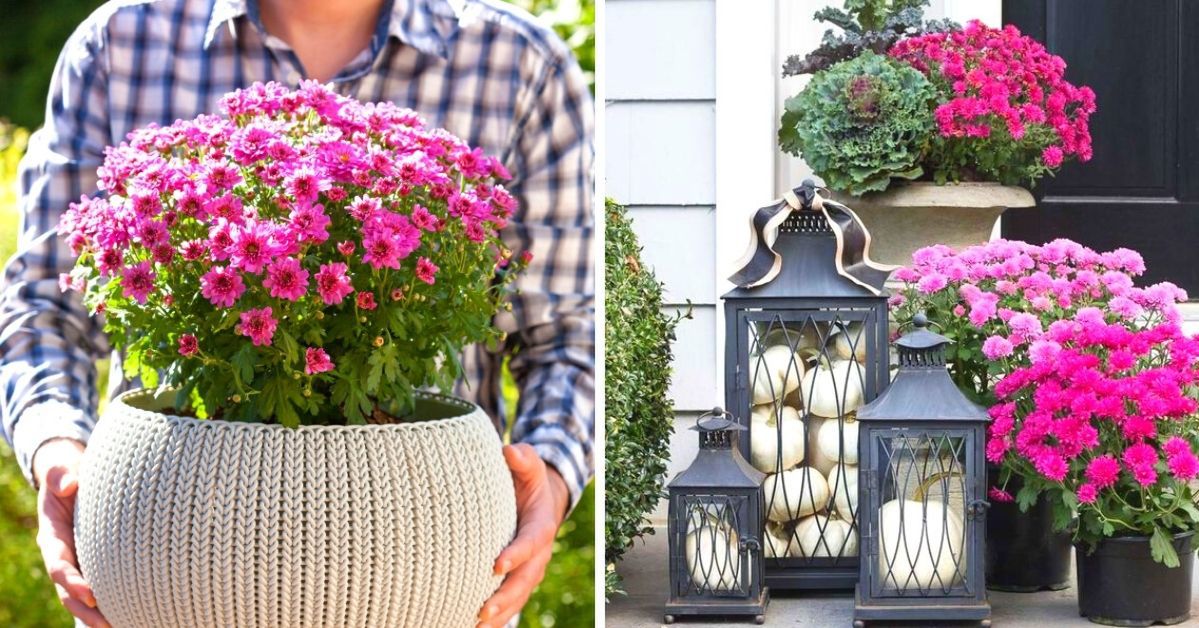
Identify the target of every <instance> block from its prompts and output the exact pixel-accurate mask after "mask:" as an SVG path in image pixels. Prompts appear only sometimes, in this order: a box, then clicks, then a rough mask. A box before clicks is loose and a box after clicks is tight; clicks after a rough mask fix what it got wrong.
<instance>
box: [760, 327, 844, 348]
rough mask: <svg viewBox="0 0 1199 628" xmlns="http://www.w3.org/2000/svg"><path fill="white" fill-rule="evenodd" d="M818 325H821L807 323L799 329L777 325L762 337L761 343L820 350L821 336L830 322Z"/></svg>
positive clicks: (769, 345) (768, 345)
mask: <svg viewBox="0 0 1199 628" xmlns="http://www.w3.org/2000/svg"><path fill="white" fill-rule="evenodd" d="M818 325H819V327H817V326H815V325H812V324H807V325H803V326H802V327H800V328H799V329H795V327H794V326H788V327H785V328H784V327H783V326H781V325H775V326H774V327H773V328H772V329H771V330H770V332H769V333H767V334H766V336H765V337H764V338H762V342H761V344H762V345H764V346H767V347H775V346H783V347H791V346H794V349H795V351H796V352H800V351H803V350H804V349H816V350H819V349H820V345H821V341H820V340H821V336H822V334H824V330H825V329H827V326H828V324H827V323H820V324H818Z"/></svg>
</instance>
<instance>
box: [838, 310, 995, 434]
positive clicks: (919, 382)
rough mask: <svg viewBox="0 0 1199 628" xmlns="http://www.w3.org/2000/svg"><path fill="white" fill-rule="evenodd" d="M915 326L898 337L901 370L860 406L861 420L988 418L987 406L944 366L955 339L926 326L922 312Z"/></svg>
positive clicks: (981, 419) (960, 419)
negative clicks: (964, 390) (968, 393)
mask: <svg viewBox="0 0 1199 628" xmlns="http://www.w3.org/2000/svg"><path fill="white" fill-rule="evenodd" d="M912 322H913V324H914V325H915V327H916V329H915V330H914V331H911V332H908V333H907V334H905V335H904V336H903V337H902V338H900V339H899V340H897V341H895V344H896V347H897V350H898V353H899V371H898V372H897V373H896V374H895V377H894V378H892V380H891V385H890V386H889V387H887V389H886V390H884V391H883V393H882V394H881V395H879V396H878V398H876V399H875V400H874V401H872V402H870V403H868V404H866V405H865V406H862V407H861V408H859V409H858V420H859V421H905V420H906V421H967V422H969V421H981V422H985V421H989V420H990V416H989V415H988V414H987V410H986V408H984V407H982V406H980V405H978V404H976V403H974V402H973V401H970V400H969V399H967V398H966V396H965V395H964V394H962V391H960V390H958V387H957V385H956V384H954V383H953V379H952V378H950V377H949V371H947V370H945V347H946V346H947V345H949V344H952V342H953V341H951V340H950V339H948V338H946V337H945V336H942V335H941V334H938V333H935V332H933V331H930V330H929V329H927V327H928V319H927V318H926V317H925V316H924V314H923V313H920V314H917V315H916V316H915V318H914V319H913V321H912Z"/></svg>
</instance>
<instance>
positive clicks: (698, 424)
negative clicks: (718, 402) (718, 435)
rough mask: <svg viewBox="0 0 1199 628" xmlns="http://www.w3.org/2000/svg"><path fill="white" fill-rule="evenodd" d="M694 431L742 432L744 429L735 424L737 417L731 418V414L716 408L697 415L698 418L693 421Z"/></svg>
mask: <svg viewBox="0 0 1199 628" xmlns="http://www.w3.org/2000/svg"><path fill="white" fill-rule="evenodd" d="M709 426H711V427H709ZM695 429H696V430H700V431H716V430H724V429H733V430H738V429H740V430H744V429H745V427H744V426H742V425H740V424H739V423H738V422H737V417H735V416H733V413H732V412H729V411H728V410H725V409H723V408H721V407H719V406H717V407H715V408H712V409H711V410H708V411H707V412H705V413H703V414H701V415H699V418H698V419H696V420H695Z"/></svg>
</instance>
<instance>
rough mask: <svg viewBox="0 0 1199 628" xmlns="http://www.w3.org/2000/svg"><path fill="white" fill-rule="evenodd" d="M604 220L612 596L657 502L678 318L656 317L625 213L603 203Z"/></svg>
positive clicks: (656, 288)
mask: <svg viewBox="0 0 1199 628" xmlns="http://www.w3.org/2000/svg"><path fill="white" fill-rule="evenodd" d="M605 214H606V220H605V223H606V228H607V231H606V242H605V244H604V265H605V269H606V273H607V275H606V279H605V282H604V285H605V287H606V288H607V295H606V296H605V297H604V302H605V304H606V306H607V325H606V327H605V329H604V338H605V341H606V344H605V351H606V354H605V356H604V364H605V368H606V370H607V374H606V383H605V393H604V399H605V400H606V402H607V411H606V416H605V424H606V425H607V441H606V445H605V455H604V458H605V460H606V461H607V467H606V470H605V471H604V478H605V481H606V483H607V484H606V487H605V495H604V500H605V507H606V518H605V521H604V559H605V560H606V562H607V567H608V569H607V577H606V579H605V583H604V584H605V590H606V591H607V592H608V593H617V592H620V583H619V581H618V579H617V576H616V572H615V571H614V566H615V564H616V562H617V561H618V560H620V558H621V556H622V555H624V553H625V550H627V549H628V548H629V547H630V546H631V545H632V544H633V541H634V540H636V539H637V538H639V537H640V536H641V535H643V534H652V532H653V529H652V528H651V527H650V526H649V519H648V518H647V517H646V515H647V514H648V513H649V512H650V511H651V510H653V508H654V506H655V505H657V503H658V500H659V499H660V498H661V496H662V484H663V481H664V475H665V473H666V461H667V459H668V458H669V447H670V433H671V429H672V427H673V415H674V409H673V403H672V402H671V400H670V399H669V398H668V397H667V387H668V386H669V385H670V361H671V352H670V344H671V342H672V341H674V338H675V336H674V332H675V327H676V325H677V324H678V321H679V318H680V316H668V315H666V314H664V313H662V309H661V308H662V284H661V283H659V282H658V280H657V278H655V277H654V274H653V272H652V271H651V270H649V269H648V268H646V267H645V266H644V265H643V264H642V263H641V247H640V245H639V244H638V243H637V236H636V235H635V234H634V233H633V226H632V223H631V222H630V220H629V216H628V213H627V212H626V210H625V208H623V207H621V206H620V205H617V204H616V203H614V202H612V201H608V203H607V211H606V212H605Z"/></svg>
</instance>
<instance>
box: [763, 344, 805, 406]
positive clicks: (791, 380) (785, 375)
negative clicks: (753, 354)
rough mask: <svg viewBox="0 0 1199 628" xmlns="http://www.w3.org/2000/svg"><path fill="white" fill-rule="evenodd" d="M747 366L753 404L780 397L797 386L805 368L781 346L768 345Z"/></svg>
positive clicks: (795, 356) (797, 357)
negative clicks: (751, 380)
mask: <svg viewBox="0 0 1199 628" xmlns="http://www.w3.org/2000/svg"><path fill="white" fill-rule="evenodd" d="M749 368H750V377H751V378H752V379H753V395H754V399H753V401H754V405H758V404H763V403H770V402H772V401H774V400H776V399H782V398H783V397H785V396H787V393H790V392H792V391H794V390H795V389H797V388H799V383H800V381H802V379H803V375H804V370H805V367H804V362H803V360H802V359H801V358H800V357H799V356H798V355H796V354H794V353H792V352H791V351H790V350H789V349H787V347H782V346H775V347H770V348H769V349H767V350H766V351H764V352H763V353H762V355H761V356H760V357H759V358H758V359H757V360H754V361H753V362H752V363H751V364H750V366H749Z"/></svg>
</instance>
